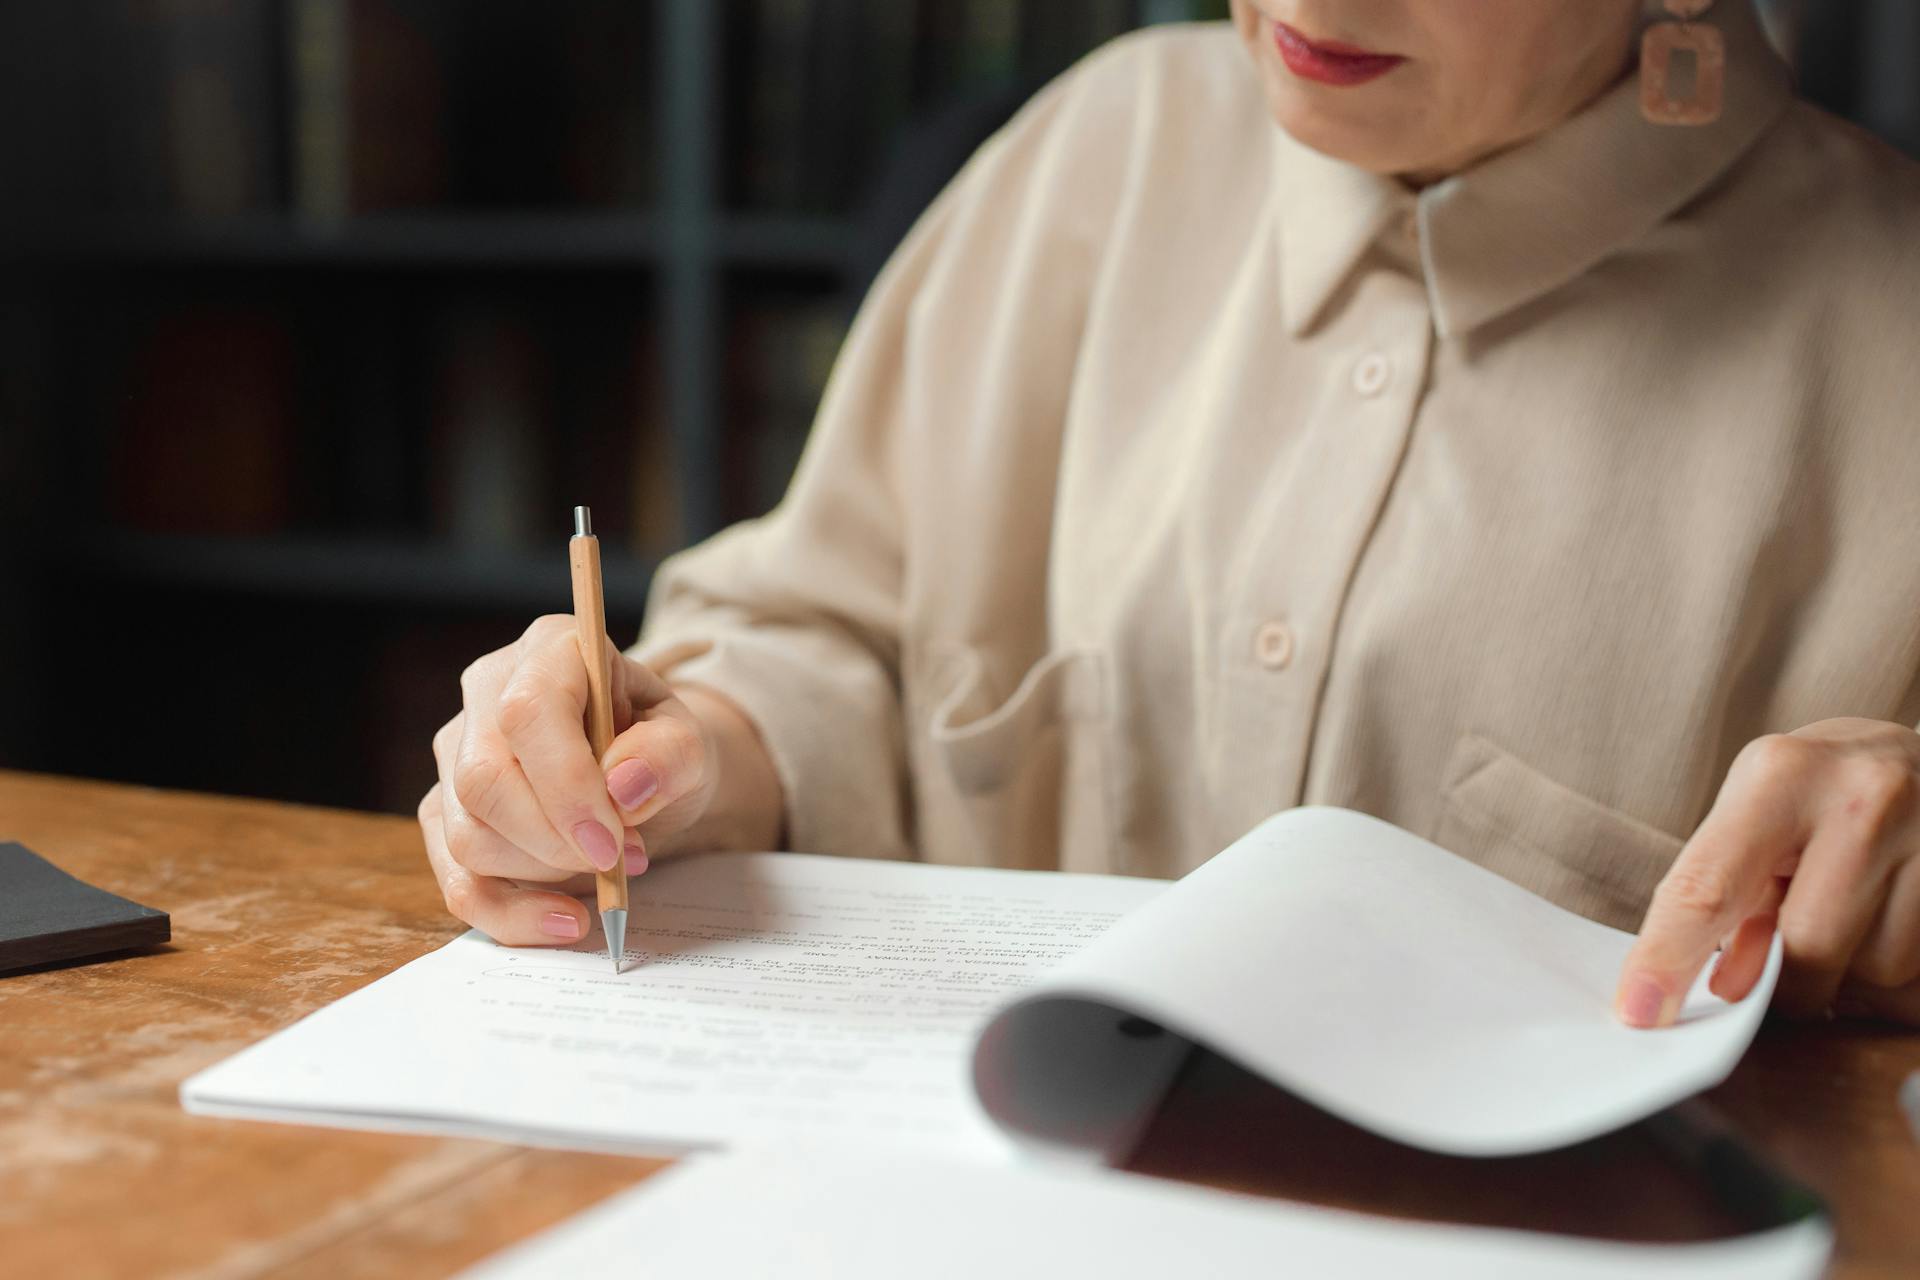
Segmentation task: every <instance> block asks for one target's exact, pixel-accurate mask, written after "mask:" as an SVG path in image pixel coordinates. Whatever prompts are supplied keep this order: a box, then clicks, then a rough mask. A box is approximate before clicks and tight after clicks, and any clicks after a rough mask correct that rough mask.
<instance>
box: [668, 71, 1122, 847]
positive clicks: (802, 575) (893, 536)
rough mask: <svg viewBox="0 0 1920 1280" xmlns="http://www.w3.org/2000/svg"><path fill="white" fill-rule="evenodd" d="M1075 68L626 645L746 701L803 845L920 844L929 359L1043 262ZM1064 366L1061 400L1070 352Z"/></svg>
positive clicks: (984, 321)
mask: <svg viewBox="0 0 1920 1280" xmlns="http://www.w3.org/2000/svg"><path fill="white" fill-rule="evenodd" d="M1096 56H1097V55H1096ZM1074 74H1075V73H1069V74H1068V76H1066V77H1063V78H1062V80H1059V81H1056V82H1055V83H1054V84H1053V85H1051V86H1049V87H1048V88H1047V89H1046V90H1043V91H1042V93H1041V94H1040V95H1038V96H1037V97H1036V98H1035V99H1033V100H1032V101H1031V102H1029V103H1028V104H1027V106H1026V107H1024V108H1023V109H1022V110H1021V112H1020V113H1019V114H1018V115H1016V117H1015V118H1014V119H1013V121H1012V122H1010V123H1009V124H1008V125H1007V126H1006V127H1005V128H1004V129H1002V130H1001V131H1000V132H999V133H998V134H996V135H995V136H994V137H993V138H992V139H990V140H989V141H988V143H987V144H986V145H985V146H984V147H982V148H981V149H980V151H978V152H977V153H976V154H975V155H974V156H973V157H972V158H971V159H970V160H969V161H968V163H967V165H966V166H965V167H964V168H963V169H962V170H961V172H960V174H959V176H957V177H956V178H955V179H954V181H953V182H952V183H951V184H950V185H949V186H948V187H947V189H946V190H945V191H944V192H943V193H942V194H941V195H940V197H939V198H938V199H937V200H935V201H934V203H933V204H932V205H931V206H930V207H929V209H928V210H927V211H926V212H925V213H924V214H923V215H922V216H921V218H920V220H919V221H918V222H917V223H916V224H915V226H914V228H913V230H912V231H911V232H910V233H909V234H908V236H907V238H906V239H905V240H904V241H903V242H902V244H901V246H900V247H899V249H897V250H896V251H895V253H894V255H893V257H892V258H891V259H890V260H889V262H888V264H887V266H886V268H885V270H883V271H882V272H881V274H880V276H879V278H878V280H877V281H876V283H875V285H874V287H873V289H872V291H871V292H870V293H869V294H868V297H867V299H866V302H865V303H864V305H863V306H862V307H861V309H860V312H859V314H858V315H857V316H856V318H855V320H854V323H853V325H852V327H851V330H850V332H849V334H848V337H847V340H846V343H845V344H844V346H843V347H842V349H841V353H840V357H839V359H838V361H837V363H836V364H835V367H834V370H833V373H832V375H831V377H830V378H829V380H828V384H827V387H826V391H825V394H824V396H823V398H822V401H821V405H820V409H819V412H818V415H817V416H816V418H815V421H814V425H813V429H812V432H811V433H810V435H809V438H808V442H807V445H806V448H805V450H804V451H803V453H802V456H801V459H800V463H799V465H798V467H797V469H796V471H795V474H794V478H793V480H792V483H791V485H790V487H789V489H788V491H787V493H786V496H785V497H784V499H783V500H782V501H781V503H780V505H779V506H778V507H777V508H775V510H774V511H773V512H771V513H770V514H769V515H767V516H765V517H763V518H761V519H758V520H753V521H748V522H745V523H743V524H740V525H736V526H734V527H733V528H730V529H728V530H726V531H724V532H722V533H720V534H719V535H717V536H715V537H714V538H712V539H710V540H708V541H707V542H705V543H702V544H700V545H698V546H695V547H693V548H690V549H688V550H686V551H683V552H680V553H678V554H676V555H674V556H672V557H670V558H669V559H668V560H667V561H666V562H665V563H664V564H663V565H662V566H661V568H660V570H659V572H658V574H657V575H656V576H655V579H654V583H653V587H652V590H651V593H650V596H649V600H648V606H647V620H646V625H645V627H644V629H643V631H642V635H641V639H640V643H639V644H638V645H637V646H636V647H635V648H634V649H633V650H632V653H633V656H635V657H636V658H638V659H639V660H641V661H643V662H646V663H647V664H649V665H650V666H652V667H654V668H655V669H656V670H658V671H660V672H661V673H662V674H663V675H664V676H666V678H667V679H668V680H669V681H671V682H673V683H675V684H683V685H684V684H698V685H703V686H706V687H708V688H711V689H714V690H716V691H718V692H720V693H722V694H725V695H726V696H727V697H729V698H731V699H732V700H733V701H734V702H735V703H737V704H738V705H739V706H740V707H741V708H742V709H743V710H744V711H745V712H746V714H747V716H748V717H749V718H750V719H751V720H752V721H753V722H754V724H755V726H756V727H757V728H758V730H759V732H760V734H761V737H762V739H763V741H764V742H765V744H766V747H767V750H768V753H769V755H770V756H771V758H772V763H773V767H774V770H775V772H776V774H777V775H778V777H779V780H780V784H781V786H782V788H783V790H784V792H785V805H786V812H785V830H786V841H787V844H788V846H789V847H791V848H794V849H801V850H806V851H809V852H820V853H834V854H843V855H856V856H867V857H904V856H908V855H909V853H910V850H911V834H910V833H911V830H912V825H911V801H910V788H909V780H908V763H907V747H906V736H905V735H906V730H905V726H904V724H903V717H902V706H901V698H900V684H901V670H900V664H901V649H902V627H903V622H904V619H903V612H904V605H903V600H904V599H905V594H904V592H903V583H904V581H905V579H906V575H907V573H908V572H909V569H910V566H909V565H908V563H907V560H908V556H909V542H910V540H909V538H908V537H907V536H906V524H907V521H908V519H909V518H910V516H909V512H908V510H907V509H908V507H909V506H910V505H911V503H912V495H911V493H910V492H908V491H907V490H908V489H909V488H910V483H909V481H908V479H907V477H908V476H909V475H919V474H923V473H924V471H925V470H926V468H925V467H924V465H923V463H924V457H925V452H924V451H925V449H926V448H927V443H926V438H928V437H934V436H937V435H938V434H939V433H940V431H941V419H940V413H941V411H940V409H939V406H938V404H937V403H936V402H938V401H939V400H941V399H942V398H943V397H945V396H946V395H948V394H950V388H951V378H950V377H949V378H946V379H942V378H939V377H933V376H931V375H930V374H929V372H928V368H927V366H928V364H929V362H930V361H933V360H939V361H944V362H951V361H955V360H959V361H964V360H966V359H967V358H968V357H967V353H966V352H965V351H964V350H961V351H953V350H950V349H945V348H944V347H939V349H936V347H937V345H938V344H946V343H950V342H951V341H952V339H953V336H954V333H955V332H956V325H955V324H954V318H955V315H956V313H958V314H960V315H961V316H962V318H963V320H964V323H962V324H960V325H959V326H958V327H957V331H958V332H959V333H960V334H962V335H963V336H962V339H961V341H962V342H963V343H964V342H965V341H968V340H970V339H968V338H967V337H966V336H965V335H970V334H979V335H982V336H981V337H980V339H979V340H980V341H981V342H986V341H988V340H989V337H988V335H991V334H992V332H993V330H994V326H995V325H996V323H998V322H999V320H1000V319H1002V318H1003V317H998V316H996V314H995V308H996V299H1000V300H1002V301H1004V299H1005V298H1006V297H1008V296H1011V294H1012V293H1013V292H1015V290H1012V289H1008V290H1001V289H1000V288H999V285H1001V284H1003V283H1010V282H1012V281H1014V280H1016V279H1018V278H1019V273H1021V272H1023V271H1030V270H1031V267H1032V263H1031V261H1030V257H1031V236H1030V235H1028V234H1026V228H1029V227H1031V225H1032V224H1033V223H1034V222H1035V221H1036V220H1039V219H1048V218H1051V217H1052V216H1053V214H1052V212H1051V209H1052V208H1053V207H1055V206H1054V202H1053V201H1052V200H1050V199H1048V198H1047V190H1046V189H1047V188H1049V187H1051V186H1057V185H1058V184H1059V181H1060V179H1059V176H1058V173H1057V171H1056V170H1057V158H1058V155H1059V153H1060V152H1061V151H1062V150H1063V149H1066V147H1067V142H1066V140H1065V139H1064V138H1062V137H1061V136H1059V135H1060V134H1061V133H1063V132H1064V129H1063V128H1062V127H1059V122H1058V119H1057V117H1058V116H1059V115H1060V114H1061V109H1062V102H1063V100H1065V99H1067V98H1069V97H1070V96H1071V94H1070V84H1069V82H1070V81H1071V80H1072V79H1073V77H1074ZM1050 155H1052V156H1054V157H1055V160H1054V161H1050V160H1049V156H1050ZM1043 206H1044V207H1043ZM1049 234H1051V229H1050V232H1049ZM1027 283H1028V284H1029V285H1030V284H1031V282H1030V281H1028V282H1027ZM933 309H937V310H938V311H939V312H940V313H941V315H940V323H939V325H938V326H937V327H938V328H939V330H940V334H939V338H938V344H936V342H935V341H934V340H932V339H930V338H927V337H926V336H925V335H919V336H921V338H922V339H923V340H921V341H916V340H915V339H916V321H915V316H916V313H923V314H927V315H932V314H933ZM969 309H971V312H970V313H969ZM1003 336H1004V335H1003ZM1063 366H1064V367H1062V368H1060V369H1059V370H1057V377H1058V380H1059V382H1060V384H1061V388H1062V390H1061V394H1062V395H1064V387H1065V385H1066V384H1067V383H1068V381H1069V380H1070V378H1071V376H1072V367H1071V360H1067V361H1064V362H1063ZM948 369H949V372H950V371H951V364H950V363H949V365H948ZM916 451H918V452H916ZM909 457H911V458H912V459H913V461H912V462H911V464H910V463H909V462H908V460H907V459H908V458H909Z"/></svg>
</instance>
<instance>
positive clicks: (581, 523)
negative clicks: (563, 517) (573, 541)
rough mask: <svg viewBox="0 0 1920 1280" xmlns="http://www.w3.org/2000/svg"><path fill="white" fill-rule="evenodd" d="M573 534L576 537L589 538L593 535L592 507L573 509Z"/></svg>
mask: <svg viewBox="0 0 1920 1280" xmlns="http://www.w3.org/2000/svg"><path fill="white" fill-rule="evenodd" d="M573 536H574V537H576V538H590V537H592V536H593V509H592V508H591V507H575V508H574V509H573Z"/></svg>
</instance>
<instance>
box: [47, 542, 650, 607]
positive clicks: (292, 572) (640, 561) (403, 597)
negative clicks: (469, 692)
mask: <svg viewBox="0 0 1920 1280" xmlns="http://www.w3.org/2000/svg"><path fill="white" fill-rule="evenodd" d="M69 554H70V555H71V557H72V561H73V564H74V567H75V568H77V569H80V570H83V571H85V572H86V573H88V574H89V575H93V576H99V577H106V578H113V579H117V580H124V581H130V582H137V583H140V584H143V585H147V586H155V587H165V588H169V589H197V590H205V591H213V592H219V593H232V594H237V595H247V596H257V597H265V598H278V599H289V598H292V599H301V600H308V601H351V602H354V603H361V604H400V605H409V606H430V607H441V608H458V609H472V608H478V609H484V610H487V611H489V612H493V611H499V612H508V613H511V612H525V613H527V615H528V616H529V617H532V616H533V615H534V614H537V613H543V612H554V611H562V612H563V611H565V610H566V609H568V608H569V607H570V600H571V597H570V595H569V591H570V587H569V585H568V578H567V563H566V557H565V556H564V555H563V554H562V553H561V550H560V549H559V545H558V544H556V547H555V550H554V551H553V552H552V553H550V554H536V553H534V552H531V551H492V550H487V551H482V550H460V549H456V548H449V547H446V546H444V545H438V544H433V543H424V542H407V541H403V540H399V539H392V540H381V539H370V538H356V539H351V540H337V539H332V538H317V537H303V538H291V537H277V538H239V537H226V536H197V535H185V534H152V533H125V532H123V533H109V534H102V535H97V536H95V537H92V538H89V539H87V540H85V541H84V542H82V543H80V544H78V545H76V546H75V547H73V548H72V549H71V551H70V552H69ZM656 563H657V561H656V560H654V559H653V558H651V557H643V556H637V555H633V554H631V553H614V552H609V553H608V554H607V555H606V557H605V558H604V559H603V561H602V562H601V573H602V577H603V579H604V581H605V583H606V597H607V609H608V611H609V612H610V613H613V614H616V615H622V616H637V615H638V614H639V612H640V610H641V608H642V606H643V605H644V604H645V602H646V594H647V586H648V584H649V583H650V582H651V581H652V578H653V570H654V567H655V565H656Z"/></svg>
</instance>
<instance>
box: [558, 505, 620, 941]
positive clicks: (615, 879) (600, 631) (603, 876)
mask: <svg viewBox="0 0 1920 1280" xmlns="http://www.w3.org/2000/svg"><path fill="white" fill-rule="evenodd" d="M567 559H568V560H569V561H570V562H571V563H572V565H573V622H574V626H575V627H576V628H578V636H579V640H580V660H581V661H582V662H584V663H586V666H587V741H588V742H589V743H590V744H591V745H592V747H593V758H594V759H595V760H596V761H601V760H605V759H606V756H607V748H608V747H610V746H612V745H613V690H612V689H611V688H610V687H609V678H610V674H611V672H610V667H609V665H608V661H607V602H606V597H605V595H604V594H603V591H602V588H601V585H600V539H598V538H596V537H594V536H593V512H592V511H590V510H588V509H587V508H586V507H575V508H574V509H573V538H572V540H571V541H570V542H568V543H567ZM621 836H622V833H621V832H619V831H615V832H614V833H613V838H614V843H615V844H620V843H622V841H621ZM594 888H595V890H596V892H597V896H598V897H599V899H600V928H601V931H602V932H603V933H605V934H606V935H607V959H609V960H611V961H613V971H614V972H615V973H618V972H620V959H621V957H622V956H624V955H625V954H626V951H627V868H626V865H625V863H624V862H623V861H621V860H618V859H616V860H615V862H614V864H613V866H612V868H611V869H609V870H606V871H596V872H595V873H594Z"/></svg>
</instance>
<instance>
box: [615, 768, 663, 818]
mask: <svg viewBox="0 0 1920 1280" xmlns="http://www.w3.org/2000/svg"><path fill="white" fill-rule="evenodd" d="M659 789H660V779H659V778H657V777H655V776H654V773H653V770H652V769H650V768H648V767H647V764H646V762H645V761H644V760H622V761H621V762H620V763H619V764H617V765H615V766H613V769H612V770H611V771H610V772H609V773H608V774H607V794H608V795H610V796H612V797H613V802H614V803H615V804H617V805H619V806H620V807H621V808H622V809H638V808H639V807H640V806H641V805H643V804H645V803H646V802H647V801H649V800H651V799H653V793H654V792H656V791H658V790H659Z"/></svg>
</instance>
